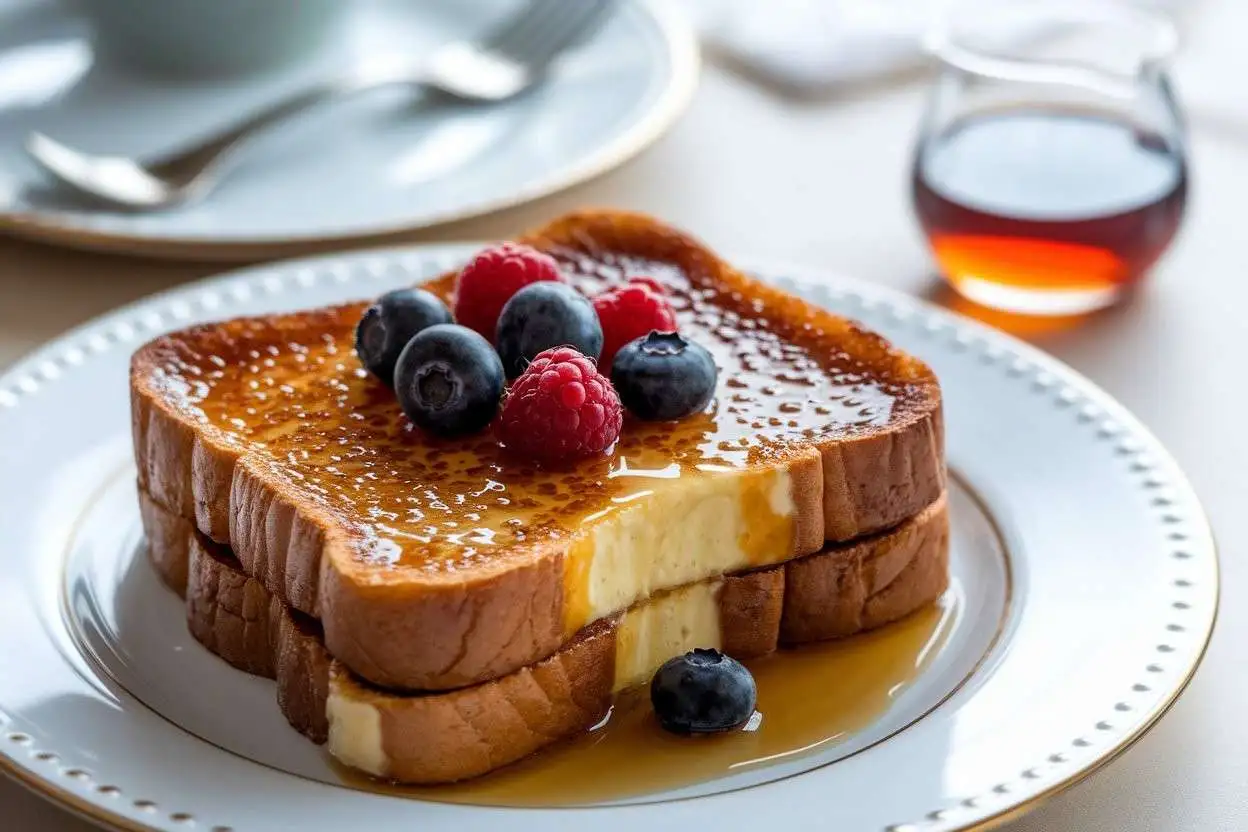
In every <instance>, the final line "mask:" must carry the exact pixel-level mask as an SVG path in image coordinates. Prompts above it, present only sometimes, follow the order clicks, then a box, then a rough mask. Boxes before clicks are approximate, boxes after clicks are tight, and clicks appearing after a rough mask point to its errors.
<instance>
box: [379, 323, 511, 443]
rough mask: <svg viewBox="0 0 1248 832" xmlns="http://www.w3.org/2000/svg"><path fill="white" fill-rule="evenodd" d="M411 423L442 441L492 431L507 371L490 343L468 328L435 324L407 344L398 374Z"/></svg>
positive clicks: (398, 390)
mask: <svg viewBox="0 0 1248 832" xmlns="http://www.w3.org/2000/svg"><path fill="white" fill-rule="evenodd" d="M394 392H395V393H396V394H397V395H398V397H399V405H400V406H401V407H402V408H403V412H404V413H406V414H407V418H409V419H411V420H412V422H413V423H415V424H416V425H417V426H418V427H421V428H424V429H425V430H427V431H429V432H430V433H436V434H438V435H439V436H462V435H463V434H466V433H475V432H476V431H479V430H481V429H482V428H484V427H485V426H486V425H488V424H489V423H490V422H491V421H492V420H493V419H494V414H496V413H498V406H499V402H500V401H501V399H502V396H503V365H502V363H501V362H500V361H499V360H498V354H497V353H496V352H494V348H493V347H491V346H490V342H489V341H487V340H485V339H484V338H482V337H481V336H480V335H478V334H477V333H476V332H473V331H472V330H471V329H469V328H468V327H466V326H459V325H458V324H435V325H434V326H431V327H429V328H428V329H424V330H421V331H420V332H419V333H418V334H417V335H416V337H415V338H413V339H412V340H411V341H409V342H408V344H407V346H406V347H404V348H403V352H402V353H401V354H400V355H399V361H398V363H397V364H396V365H395V368H394Z"/></svg>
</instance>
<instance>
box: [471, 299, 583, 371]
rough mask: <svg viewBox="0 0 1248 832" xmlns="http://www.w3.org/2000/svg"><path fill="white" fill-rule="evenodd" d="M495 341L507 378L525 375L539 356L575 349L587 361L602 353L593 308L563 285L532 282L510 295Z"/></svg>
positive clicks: (499, 319) (500, 317)
mask: <svg viewBox="0 0 1248 832" xmlns="http://www.w3.org/2000/svg"><path fill="white" fill-rule="evenodd" d="M494 342H495V343H496V344H498V355H499V357H500V358H502V359H503V369H504V370H506V371H507V378H515V377H516V376H518V375H520V374H521V373H523V372H524V368H525V367H527V366H529V362H530V361H532V360H533V359H534V358H535V357H536V356H537V354H538V353H540V352H542V351H543V350H548V349H550V348H551V347H559V346H565V345H567V346H571V347H575V348H576V349H577V350H579V351H580V352H581V354H583V355H586V356H588V357H590V358H594V359H596V358H598V354H599V353H600V352H601V351H602V327H601V326H600V325H599V324H598V316H597V315H596V314H595V313H594V305H593V304H592V303H590V302H589V300H588V299H586V297H585V296H584V295H582V294H581V293H580V292H578V291H576V290H575V289H573V288H572V287H571V286H568V285H566V284H563V283H550V282H546V283H534V284H533V285H532V286H525V287H524V288H523V289H521V290H520V291H519V292H516V293H515V294H514V295H512V297H511V300H509V301H507V304H506V305H505V306H504V307H503V311H502V314H500V315H499V316H498V332H497V337H496V338H495V339H494Z"/></svg>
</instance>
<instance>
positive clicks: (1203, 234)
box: [0, 0, 1248, 832]
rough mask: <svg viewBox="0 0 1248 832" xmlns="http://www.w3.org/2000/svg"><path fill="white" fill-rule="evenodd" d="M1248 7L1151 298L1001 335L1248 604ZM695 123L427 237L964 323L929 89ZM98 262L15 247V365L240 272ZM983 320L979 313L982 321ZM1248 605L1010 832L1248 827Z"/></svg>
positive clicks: (30, 812)
mask: <svg viewBox="0 0 1248 832" xmlns="http://www.w3.org/2000/svg"><path fill="white" fill-rule="evenodd" d="M1246 27H1248V4H1243V3H1240V2H1239V0H1222V2H1218V3H1214V2H1206V3H1204V4H1199V5H1197V6H1196V7H1195V8H1194V9H1190V10H1189V15H1188V17H1187V19H1186V21H1185V28H1186V29H1187V31H1186V43H1187V45H1186V47H1185V50H1184V52H1183V54H1181V55H1180V57H1179V59H1178V60H1177V62H1176V68H1175V75H1176V78H1177V85H1178V89H1179V92H1180V95H1181V96H1182V97H1183V98H1184V100H1185V101H1186V104H1187V111H1188V117H1189V123H1190V128H1191V139H1192V156H1193V168H1194V170H1193V179H1194V181H1193V186H1192V191H1191V202H1190V204H1189V208H1190V211H1189V214H1188V217H1187V220H1186V225H1185V228H1184V231H1183V233H1182V234H1181V236H1180V238H1179V241H1178V243H1177V245H1176V246H1175V248H1174V249H1173V251H1172V253H1171V254H1170V255H1169V256H1168V257H1167V259H1166V260H1165V261H1164V262H1163V264H1162V265H1161V267H1160V268H1159V269H1158V270H1157V272H1156V273H1155V274H1154V275H1153V277H1152V279H1151V281H1150V282H1149V284H1148V286H1147V288H1146V290H1145V291H1144V292H1143V293H1142V294H1141V295H1140V296H1139V297H1138V298H1136V299H1135V300H1133V301H1132V302H1131V303H1129V304H1127V305H1125V306H1122V307H1119V308H1117V309H1114V310H1111V311H1109V312H1107V313H1103V314H1101V315H1099V316H1097V317H1094V318H1092V319H1090V320H1085V321H1082V322H1080V323H1078V324H1077V325H1070V324H1069V322H1067V323H1065V324H1056V325H1055V324H1051V323H1048V322H1043V321H1025V320H1023V321H1019V320H1005V319H993V321H992V322H993V323H996V324H997V325H999V326H1002V328H1005V329H1008V330H1010V331H1012V332H1014V333H1015V334H1017V335H1020V336H1021V337H1023V338H1026V339H1027V340H1029V341H1031V342H1032V343H1034V344H1036V345H1037V346H1039V347H1041V348H1043V349H1045V350H1047V351H1049V352H1051V353H1053V354H1054V355H1056V356H1057V357H1059V358H1060V359H1062V360H1063V361H1066V362H1067V363H1069V364H1071V365H1072V366H1074V367H1076V368H1077V369H1078V370H1080V371H1081V372H1083V373H1084V374H1086V375H1087V376H1089V377H1091V378H1092V379H1093V380H1094V381H1096V382H1097V383H1098V384H1100V385H1101V386H1102V387H1104V388H1105V389H1106V390H1108V391H1109V392H1110V393H1111V394H1113V395H1114V396H1116V397H1117V398H1118V399H1119V400H1121V401H1122V402H1124V403H1125V404H1126V405H1127V406H1128V407H1130V408H1131V409H1132V410H1134V411H1135V413H1136V414H1138V415H1139V417H1140V418H1141V419H1142V420H1143V421H1144V422H1145V423H1146V424H1147V425H1148V426H1149V427H1150V428H1151V429H1152V430H1153V431H1154V432H1155V433H1156V434H1157V435H1158V436H1159V437H1160V438H1161V440H1162V441H1163V442H1164V443H1165V444H1166V445H1168V446H1169V448H1170V449H1171V451H1172V452H1173V453H1174V455H1175V456H1176V457H1177V458H1178V460H1179V462H1180V463H1181V464H1182V465H1183V466H1184V468H1185V469H1186V470H1187V472H1188V474H1189V475H1190V477H1191V479H1192V481H1193V482H1194V484H1195V486H1196V489H1197V491H1198V492H1199V493H1200V495H1201V497H1202V499H1203V500H1204V502H1205V505H1206V507H1207V508H1208V511H1209V514H1210V516H1211V518H1212V521H1213V525H1214V528H1215V530H1216V532H1217V536H1218V540H1219V544H1220V550H1221V555H1222V566H1223V579H1224V582H1225V587H1224V596H1225V598H1229V599H1234V598H1235V596H1236V595H1237V593H1238V592H1242V591H1248V564H1245V563H1242V562H1240V560H1239V555H1240V552H1241V551H1242V550H1243V549H1245V548H1246V547H1248V525H1240V524H1239V523H1238V522H1237V521H1236V520H1235V517H1236V516H1237V514H1238V513H1239V512H1242V511H1243V510H1244V506H1245V505H1248V480H1246V479H1245V478H1244V476H1243V468H1242V467H1241V466H1244V465H1245V463H1248V430H1245V429H1244V426H1243V418H1244V417H1243V414H1244V413H1245V412H1248V393H1246V392H1245V391H1246V390H1248V385H1245V384H1244V383H1243V381H1241V380H1240V379H1239V378H1238V376H1237V375H1236V373H1237V371H1238V369H1239V367H1238V362H1237V361H1236V358H1237V357H1240V358H1242V357H1243V356H1244V349H1243V342H1244V336H1245V333H1248V323H1246V318H1248V246H1244V245H1240V244H1238V243H1237V242H1236V241H1237V240H1240V239H1242V237H1241V236H1240V235H1241V234H1242V232H1243V228H1244V223H1245V219H1244V217H1245V213H1244V205H1245V202H1244V194H1245V190H1248V189H1246V187H1245V186H1248V103H1245V100H1244V98H1243V97H1242V79H1243V78H1246V77H1248V49H1244V47H1243V41H1242V36H1241V34H1240V33H1242V32H1243V31H1245V29H1246ZM709 63H710V65H709V66H708V67H707V70H706V73H705V76H704V80H703V85H702V88H701V90H700V91H699V93H698V96H697V98H696V100H695V102H694V104H693V106H692V108H691V110H690V112H689V113H688V114H687V115H686V116H685V117H684V119H683V120H682V121H681V122H680V123H679V124H678V125H677V126H676V127H675V129H673V130H672V132H671V133H670V134H669V135H667V136H666V137H665V138H663V139H662V140H661V141H660V142H659V143H658V144H657V145H656V146H655V147H654V148H652V149H651V150H650V151H648V152H647V153H645V154H644V155H643V156H641V157H640V158H639V159H637V160H635V161H633V162H631V163H630V164H628V165H626V166H624V167H623V168H621V169H619V170H617V171H614V172H612V173H610V174H608V175H606V176H604V177H602V178H600V179H598V180H596V181H594V182H591V183H588V184H586V185H583V186H581V187H578V188H576V189H574V190H572V191H569V192H567V193H564V194H561V195H559V196H556V197H552V198H548V199H545V200H543V201H541V202H538V203H536V204H533V205H529V206H526V207H524V208H520V209H516V210H512V211H509V212H506V213H502V214H498V215H495V216H491V217H488V218H484V219H480V220H475V221H471V222H467V223H461V224H458V225H455V226H452V227H448V228H443V229H440V230H437V231H434V232H430V233H423V234H413V235H409V236H408V237H406V238H405V239H407V240H410V241H431V240H453V239H482V238H493V237H500V236H506V235H508V234H510V233H514V232H516V231H518V230H520V229H524V228H527V227H530V226H533V225H536V224H538V223H540V222H541V221H542V220H543V219H545V218H547V217H550V216H553V215H554V214H557V213H559V212H561V211H564V210H568V209H571V208H574V207H577V206H581V205H613V206H620V207H624V208H635V209H640V210H645V211H650V212H653V213H656V214H659V215H661V216H663V217H665V218H668V219H670V220H671V221H672V222H674V223H676V224H679V225H681V226H684V227H686V228H688V229H690V230H692V231H694V232H695V233H697V234H698V235H700V236H702V237H703V238H705V239H706V240H707V241H708V242H709V243H711V244H712V245H713V246H717V247H719V248H720V249H722V250H725V251H728V252H735V253H739V254H743V255H746V254H748V255H749V256H751V257H758V258H775V259H778V260H781V261H790V262H800V263H808V264H813V265H817V266H820V267H824V268H827V269H830V270H836V271H839V272H843V273H845V274H849V275H854V276H856V277H859V278H862V279H864V280H869V281H876V282H879V283H882V284H887V285H890V286H893V287H895V288H898V289H901V290H904V291H907V292H911V293H915V294H920V295H925V296H927V297H930V298H933V299H935V300H937V301H938V302H941V303H946V304H949V305H952V306H954V307H955V308H960V309H962V306H961V304H960V303H959V302H958V301H957V300H956V299H954V298H951V297H950V296H949V293H948V292H947V291H945V290H943V289H942V287H941V286H940V284H939V282H938V281H937V280H936V279H935V278H933V276H932V272H931V268H932V267H931V263H930V260H929V258H928V256H927V253H926V251H925V249H924V247H923V243H922V240H921V238H920V237H919V235H918V233H917V231H916V227H915V225H914V222H913V220H912V217H911V214H910V210H909V203H908V195H907V187H906V186H907V181H906V178H907V162H908V156H909V151H910V143H911V141H912V139H913V135H914V129H915V122H916V119H917V116H918V113H919V109H920V106H921V102H922V97H923V89H924V82H923V80H922V79H911V80H903V81H900V82H898V83H895V84H891V85H887V86H883V87H875V88H873V89H869V90H866V89H864V90H855V91H853V92H850V93H842V94H840V95H838V96H836V97H831V98H824V99H821V100H817V101H794V100H792V99H788V98H783V97H780V96H778V95H776V94H775V93H774V92H772V91H768V90H766V89H763V88H761V87H759V86H756V85H754V84H752V83H750V82H748V81H746V80H744V79H742V78H740V77H738V76H734V75H733V74H731V73H729V72H727V71H725V70H724V69H722V68H720V67H718V66H716V65H715V63H714V61H713V60H712V61H710V62H709ZM221 268H222V267H221V266H216V265H204V264H187V263H169V262H152V261H144V260H137V259H129V258H122V257H115V256H102V255H93V254H83V253H76V252H71V251H63V250H57V249H53V248H48V247H42V246H38V245H32V244H27V243H22V242H17V241H9V240H0V369H2V368H3V367H5V366H7V365H8V364H10V363H11V362H13V361H14V360H16V359H17V358H19V357H20V356H21V355H23V354H24V353H26V352H28V351H29V350H31V349H32V348H34V347H35V346H37V345H39V344H41V343H42V342H44V341H46V340H48V339H50V338H53V337H55V336H57V335H58V334H60V333H61V332H63V331H65V330H66V329H68V328H70V327H72V326H74V325H76V324H79V323H81V322H83V321H86V320H87V319H89V318H91V317H93V316H95V315H98V314H100V313H103V312H106V311H108V310H109V309H111V308H113V307H115V306H117V305H119V304H122V303H125V302H127V301H130V300H133V299H135V298H139V297H142V296H144V295H146V294H149V293H151V292H155V291H157V290H159V289H163V288H166V287H169V286H172V285H176V284H179V283H183V282H186V281H189V280H193V279H195V278H198V277H202V276H205V275H208V274H212V273H214V272H218V271H220V270H221ZM963 311H965V309H963ZM1246 638H1248V608H1246V607H1245V606H1244V605H1241V604H1237V603H1233V602H1231V603H1224V604H1223V605H1222V612H1221V618H1220V621H1219V624H1218V631H1217V633H1216V634H1215V637H1214V640H1213V644H1212V646H1211V648H1210V650H1209V653H1208V656H1207V658H1206V660H1205V663H1204V666H1203V668H1202V669H1201V671H1200V672H1199V673H1198V674H1197V676H1196V679H1195V680H1194V681H1193V683H1192V685H1191V687H1190V689H1189V690H1188V692H1187V694H1186V695H1185V696H1184V697H1183V698H1182V699H1181V700H1180V702H1179V703H1178V705H1177V706H1176V707H1175V708H1174V710H1173V711H1172V712H1171V713H1170V714H1169V715H1168V716H1167V717H1166V718H1165V719H1164V720H1163V721H1162V722H1161V723H1160V724H1159V725H1158V726H1157V728H1156V729H1154V730H1153V731H1152V732H1151V733H1150V734H1149V735H1147V736H1146V737H1145V738H1144V739H1143V740H1142V741H1141V742H1140V743H1139V744H1138V745H1136V746H1135V747H1134V748H1133V749H1131V750H1130V751H1129V752H1128V753H1126V754H1125V755H1124V756H1123V757H1122V758H1121V759H1119V760H1118V761H1117V762H1115V763H1114V764H1113V765H1112V766H1110V767H1108V768H1107V769H1105V770H1103V771H1102V772H1101V773H1099V774H1097V775H1096V776H1095V777H1093V778H1091V779H1090V780H1089V781H1087V782H1085V783H1084V784H1081V785H1079V786H1077V787H1075V788H1073V789H1072V790H1070V791H1068V792H1066V793H1065V794H1063V795H1060V796H1058V797H1055V798H1053V799H1051V800H1049V801H1048V802H1046V803H1045V804H1044V805H1042V806H1041V807H1040V808H1039V809H1037V810H1036V811H1035V812H1034V813H1032V814H1031V815H1029V816H1027V817H1025V818H1023V819H1022V820H1020V821H1018V822H1016V823H1015V824H1014V825H1012V826H1011V827H1010V829H1011V830H1012V831H1013V832H1042V831H1043V832H1054V830H1070V831H1071V832H1076V831H1077V832H1127V830H1130V832H1179V830H1183V831H1184V832H1186V830H1196V829H1200V830H1231V829H1241V828H1248V797H1245V795H1244V784H1245V783H1248V754H1245V753H1244V750H1245V749H1246V748H1248V721H1246V720H1240V719H1236V718H1231V717H1232V715H1233V714H1235V713H1237V712H1238V708H1239V707H1240V706H1241V705H1242V704H1243V703H1244V702H1245V701H1248V662H1245V661H1244V660H1243V658H1242V654H1241V653H1240V652H1239V650H1238V648H1236V647H1235V645H1236V644H1238V643H1241V640H1243V639H1246ZM0 817H3V818H5V823H3V824H0V825H3V826H4V827H5V828H7V829H15V830H36V829H37V830H43V831H44V832H85V831H86V830H87V829H89V828H91V827H89V826H88V825H87V824H85V823H84V822H83V821H80V820H77V819H75V818H72V817H70V816H68V815H66V814H63V813H62V812H61V811H60V810H58V809H56V808H54V807H52V806H50V805H48V804H45V803H44V802H43V801H41V800H40V799H39V798H37V797H35V796H33V795H30V794H27V793H26V792H24V791H23V790H22V789H21V788H19V787H18V786H16V785H14V784H12V783H9V782H6V781H4V780H3V779H0Z"/></svg>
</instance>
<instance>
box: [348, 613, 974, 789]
mask: <svg viewBox="0 0 1248 832" xmlns="http://www.w3.org/2000/svg"><path fill="white" fill-rule="evenodd" d="M961 613H962V610H961V607H960V601H959V600H958V597H957V594H956V591H954V592H949V593H946V595H945V597H944V598H943V599H942V600H941V601H940V602H939V603H938V604H935V605H931V606H928V607H925V608H924V609H922V610H920V611H918V612H916V613H915V614H913V615H911V616H909V617H908V618H906V619H904V620H902V621H899V622H897V623H896V624H893V625H891V626H888V627H884V628H882V629H880V630H876V631H874V632H870V633H865V634H863V635H859V636H854V637H851V638H847V639H842V640H840V641H833V642H827V643H824V644H815V645H807V646H805V647H800V648H794V649H790V650H783V651H781V652H779V653H777V654H775V655H772V656H769V657H767V658H764V659H759V660H756V661H752V662H747V664H748V665H749V667H750V670H751V671H752V672H753V674H754V678H755V681H756V682H757V684H758V710H757V712H756V714H755V717H754V719H753V720H751V722H750V723H749V724H748V725H747V726H746V730H739V731H734V732H731V733H727V734H718V735H710V736H694V737H682V736H676V735H673V734H669V733H667V732H665V731H663V730H662V729H661V728H659V726H658V722H657V721H656V720H655V718H654V714H653V711H652V710H651V707H650V701H649V691H648V688H642V689H639V690H633V691H628V692H626V693H624V694H622V695H621V696H620V697H618V698H617V700H616V704H615V707H614V708H613V709H612V712H611V714H610V716H609V717H608V718H607V719H606V720H605V721H604V722H603V723H602V724H601V725H599V726H598V727H596V728H595V729H594V730H592V731H590V732H588V733H586V734H584V735H582V736H580V737H578V738H576V739H573V740H571V741H568V742H565V743H562V744H560V745H558V746H555V747H553V748H549V749H546V750H544V751H541V752H538V753H537V754H535V755H533V756H532V757H529V758H528V759H526V760H522V761H521V762H519V763H516V764H514V765H511V766H508V767H506V768H503V769H500V770H499V771H496V772H493V773H491V774H488V775H486V776H484V777H479V778H477V779H475V780H469V781H466V782H464V783H459V784H455V785H451V786H439V787H405V786H395V785H391V784H387V783H382V782H379V781H376V780H372V779H370V778H368V777H365V776H364V775H361V774H359V773H358V772H354V771H352V770H349V769H346V768H345V767H343V766H341V765H337V764H335V770H336V772H337V774H338V775H339V776H340V777H341V778H342V780H343V782H344V783H345V784H347V785H349V786H351V787H353V788H359V789H363V790H368V791H375V792H380V793H384V794H390V795H397V796H403V797H409V798H417V799H422V800H436V801H443V802H451V803H467V804H479V805H498V806H534V807H537V806H547V807H550V806H575V805H584V804H590V803H601V802H605V801H616V800H625V799H629V798H639V797H644V796H646V795H653V794H657V793H659V792H664V791H669V790H673V789H679V788H683V787H688V786H693V785H696V784H699V783H705V782H707V781H711V780H715V779H717V778H723V777H727V776H730V775H735V774H740V773H742V772H744V771H748V770H753V769H757V768H761V767H764V766H767V765H771V764H775V763H779V762H787V761H791V760H793V759H796V758H800V757H802V756H805V755H810V754H814V753H816V752H818V751H821V750H826V749H827V748H828V747H830V746H834V745H836V744H838V743H841V742H844V741H845V740H847V739H849V738H851V737H852V736H853V735H854V734H855V733H857V732H860V731H862V730H863V729H865V728H867V727H868V726H870V725H871V724H872V723H873V722H874V721H875V720H877V719H878V718H879V717H880V716H881V715H882V714H883V713H884V712H885V711H886V710H887V709H888V708H889V706H890V705H891V703H892V702H893V700H894V699H896V697H897V696H899V695H900V694H901V692H902V691H904V690H905V689H906V688H907V687H908V685H909V684H910V683H911V682H913V680H914V679H916V678H917V677H918V676H919V675H920V674H921V673H922V672H923V670H924V669H925V668H926V667H927V666H928V665H929V664H930V662H931V661H932V659H933V658H934V657H935V656H936V655H938V654H939V652H940V650H941V649H942V648H943V646H944V645H945V643H946V642H947V641H948V638H949V635H950V633H951V632H952V631H953V629H954V628H955V626H956V624H957V621H958V619H959V617H960V615H961Z"/></svg>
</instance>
